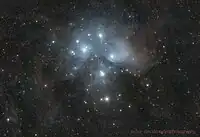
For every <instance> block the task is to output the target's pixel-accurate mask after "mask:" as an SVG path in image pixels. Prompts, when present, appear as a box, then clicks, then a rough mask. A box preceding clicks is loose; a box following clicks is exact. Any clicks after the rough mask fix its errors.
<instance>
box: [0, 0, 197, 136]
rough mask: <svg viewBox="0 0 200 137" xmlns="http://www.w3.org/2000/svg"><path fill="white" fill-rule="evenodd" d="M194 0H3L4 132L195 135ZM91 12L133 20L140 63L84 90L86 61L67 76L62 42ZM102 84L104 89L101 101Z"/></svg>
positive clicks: (0, 123)
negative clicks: (157, 131)
mask: <svg viewBox="0 0 200 137" xmlns="http://www.w3.org/2000/svg"><path fill="white" fill-rule="evenodd" d="M199 6H200V5H199V2H198V1H188V2H186V1H179V0H176V1H171V0H169V1H165V0H155V1H153V0H152V1H150V0H149V1H148V0H143V1H140V0H124V1H123V0H107V1H103V0H71V1H70V0H40V1H36V0H2V1H0V137H114V136H117V137H129V136H131V137H132V136H133V137H135V136H138V137H139V136H141V137H142V136H145V137H146V136H149V137H151V136H152V137H154V136H167V137H168V136H169V137H178V136H181V137H187V136H188V137H190V136H199V131H200V73H199V70H200V53H199V51H200V10H199ZM82 18H84V21H85V20H86V21H85V22H84V23H85V24H84V23H83V24H82V21H81V20H82ZM93 18H103V19H104V20H109V21H117V22H119V24H123V25H122V26H123V28H124V27H130V26H132V27H130V28H129V32H131V34H130V35H129V36H128V37H129V42H130V43H131V46H132V47H133V48H137V52H136V54H137V55H138V60H139V61H138V62H139V63H138V64H140V66H142V71H141V72H140V71H139V72H137V73H136V72H134V74H131V75H130V74H129V73H118V75H117V76H116V77H114V76H113V75H111V76H109V78H110V79H112V78H113V77H114V80H110V81H112V84H111V85H108V86H106V88H105V89H104V88H102V89H100V88H99V87H94V88H93V89H92V90H91V91H90V90H89V91H88V89H87V88H86V84H85V83H89V80H88V77H87V76H85V71H87V69H83V68H81V69H80V71H79V72H78V74H77V75H76V76H75V77H73V79H66V78H65V75H66V73H68V72H67V70H68V69H67V68H69V66H70V64H71V62H68V61H66V60H67V59H66V58H67V57H66V56H67V55H66V54H65V53H66V52H63V51H65V50H66V48H67V47H69V45H70V42H71V41H72V38H73V36H74V31H75V30H78V28H79V26H81V25H83V26H84V25H86V26H87V25H88V24H87V21H90V20H92V19H93ZM117 29H118V30H119V31H120V30H122V28H121V27H119V28H117ZM134 29H135V30H134ZM119 33H120V32H119ZM76 35H78V34H75V37H76ZM124 37H125V36H124ZM54 43H55V44H54ZM63 43H64V44H63ZM144 51H145V52H144ZM65 57H66V58H65ZM73 61H74V60H73ZM73 61H72V62H73ZM74 62H75V61H74ZM108 64H109V61H108ZM90 65H91V63H85V66H86V68H87V67H88V66H90ZM115 68H116V69H118V68H117V67H116V66H115ZM120 69H121V68H120ZM98 89H100V90H101V92H100V93H99V92H97V91H98ZM107 91H109V92H107ZM88 92H89V94H88ZM104 93H109V94H110V96H109V98H108V97H107V100H106V98H104V99H102V98H101V99H102V100H104V102H103V103H102V102H101V101H100V97H99V95H102V94H104ZM96 98H98V99H99V100H95V99H96ZM136 130H138V131H141V132H142V133H136ZM145 130H149V131H153V130H162V131H166V130H175V133H173V134H169V133H165V134H161V133H144V131H145ZM178 131H179V133H178ZM180 131H191V132H190V133H183V132H180Z"/></svg>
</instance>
